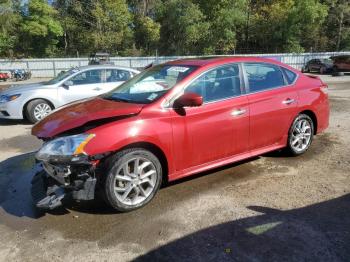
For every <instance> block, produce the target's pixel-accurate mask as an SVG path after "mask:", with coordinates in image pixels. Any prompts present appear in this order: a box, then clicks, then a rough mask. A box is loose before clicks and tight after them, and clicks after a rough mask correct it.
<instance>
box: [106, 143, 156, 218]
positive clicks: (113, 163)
mask: <svg viewBox="0 0 350 262" xmlns="http://www.w3.org/2000/svg"><path fill="white" fill-rule="evenodd" d="M135 157H142V158H144V159H147V160H148V161H150V162H151V163H152V164H153V165H154V167H155V169H156V183H155V185H154V188H153V191H151V194H150V195H149V196H148V197H147V198H146V199H145V200H144V201H142V202H141V203H138V204H135V205H131V204H130V205H126V204H124V203H122V202H121V201H120V200H119V199H118V198H117V196H116V194H115V192H114V179H115V177H116V175H117V170H118V168H119V167H120V166H121V165H122V164H123V163H125V162H127V161H129V160H132V159H133V158H135ZM105 167H106V171H107V177H106V179H105V181H104V198H105V200H106V202H107V204H109V205H110V206H111V207H112V208H114V209H116V210H117V211H119V212H128V211H132V210H135V209H138V208H140V207H143V206H145V205H146V204H148V203H149V202H150V201H151V200H152V199H153V197H154V196H155V195H156V193H157V192H158V190H159V188H160V185H161V184H162V165H161V163H160V161H159V159H158V158H157V157H156V156H155V155H154V154H153V153H151V152H150V151H148V150H145V149H143V148H131V149H125V150H122V151H120V152H117V153H116V154H115V155H113V156H112V157H110V159H108V160H107V161H106V162H105Z"/></svg>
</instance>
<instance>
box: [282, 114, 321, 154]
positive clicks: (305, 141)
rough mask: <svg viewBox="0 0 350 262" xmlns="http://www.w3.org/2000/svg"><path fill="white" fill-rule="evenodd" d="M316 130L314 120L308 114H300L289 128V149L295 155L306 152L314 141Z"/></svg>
mask: <svg viewBox="0 0 350 262" xmlns="http://www.w3.org/2000/svg"><path fill="white" fill-rule="evenodd" d="M314 130H315V129H314V122H313V121H312V119H311V118H310V117H309V116H308V115H306V114H300V115H298V116H297V117H296V118H295V119H294V121H293V124H292V126H291V127H290V128H289V132H288V142H287V151H288V152H289V153H290V154H291V155H293V156H298V155H301V154H304V153H305V152H306V151H307V150H308V149H309V147H310V145H311V143H312V140H313V137H314Z"/></svg>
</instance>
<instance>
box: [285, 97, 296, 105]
mask: <svg viewBox="0 0 350 262" xmlns="http://www.w3.org/2000/svg"><path fill="white" fill-rule="evenodd" d="M294 102H295V99H291V98H287V99H286V100H283V101H282V104H284V105H290V104H292V103H294Z"/></svg>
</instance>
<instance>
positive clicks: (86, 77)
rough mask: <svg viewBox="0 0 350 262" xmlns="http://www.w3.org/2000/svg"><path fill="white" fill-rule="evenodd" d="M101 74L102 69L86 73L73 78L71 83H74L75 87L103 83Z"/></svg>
mask: <svg viewBox="0 0 350 262" xmlns="http://www.w3.org/2000/svg"><path fill="white" fill-rule="evenodd" d="M101 72H102V70H100V69H96V70H88V71H84V72H82V73H80V74H77V75H76V76H74V77H72V78H71V79H70V81H72V82H73V85H87V84H96V83H101V79H102V78H101Z"/></svg>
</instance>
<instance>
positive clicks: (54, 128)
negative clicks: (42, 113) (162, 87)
mask: <svg viewBox="0 0 350 262" xmlns="http://www.w3.org/2000/svg"><path fill="white" fill-rule="evenodd" d="M142 107H143V105H142V104H132V103H123V102H115V101H111V100H105V99H102V98H99V97H97V98H93V99H88V100H83V101H80V102H76V103H72V104H68V105H66V106H64V107H62V108H59V109H58V110H57V111H54V112H53V113H51V114H50V115H48V116H47V117H45V118H44V119H43V120H41V121H40V122H38V123H37V124H35V125H34V126H33V128H32V135H34V136H36V137H38V138H51V137H54V136H56V135H58V134H60V133H63V132H65V131H69V130H71V129H73V128H77V127H80V126H83V125H84V124H86V123H88V122H90V121H94V120H99V119H106V118H112V117H119V116H128V115H134V114H138V113H139V112H140V111H141V110H142Z"/></svg>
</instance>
